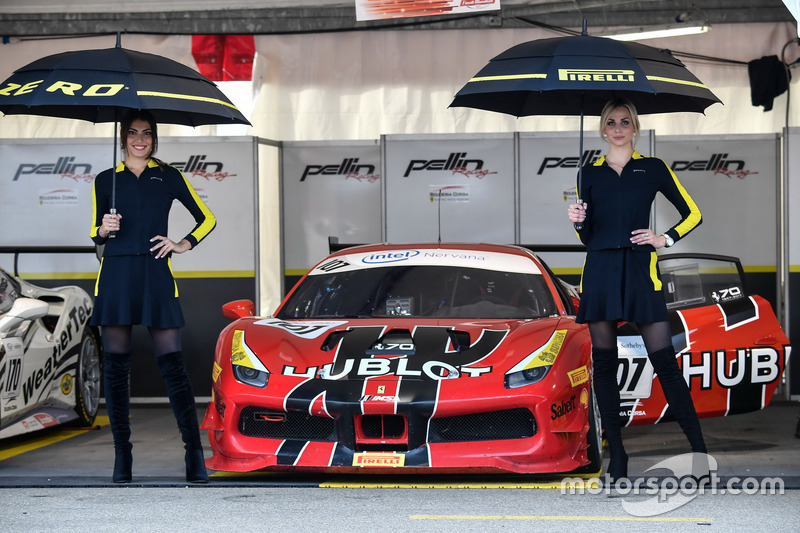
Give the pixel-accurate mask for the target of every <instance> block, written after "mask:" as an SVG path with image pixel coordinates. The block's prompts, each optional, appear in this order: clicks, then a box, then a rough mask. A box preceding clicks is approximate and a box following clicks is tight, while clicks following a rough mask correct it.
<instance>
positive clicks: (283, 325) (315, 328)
mask: <svg viewBox="0 0 800 533" xmlns="http://www.w3.org/2000/svg"><path fill="white" fill-rule="evenodd" d="M254 324H255V325H258V326H269V327H271V328H278V329H282V330H284V331H287V332H289V333H291V334H292V335H294V336H295V337H302V338H304V339H316V338H317V337H319V336H320V335H322V334H323V333H326V332H328V331H330V330H332V329H334V328H337V327H339V326H341V325H343V324H347V322H346V321H344V320H303V321H300V320H298V321H297V322H289V321H286V320H278V319H276V318H267V319H264V320H259V321H257V322H254Z"/></svg>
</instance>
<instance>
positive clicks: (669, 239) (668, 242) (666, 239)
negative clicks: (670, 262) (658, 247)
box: [661, 233, 675, 248]
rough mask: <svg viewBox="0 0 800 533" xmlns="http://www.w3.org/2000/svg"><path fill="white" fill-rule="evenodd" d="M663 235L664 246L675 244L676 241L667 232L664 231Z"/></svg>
mask: <svg viewBox="0 0 800 533" xmlns="http://www.w3.org/2000/svg"><path fill="white" fill-rule="evenodd" d="M661 236H662V237H664V246H665V247H667V248H669V247H670V246H672V245H673V244H675V241H674V240H673V239H672V237H670V236H669V235H667V234H666V233H663V234H662V235H661Z"/></svg>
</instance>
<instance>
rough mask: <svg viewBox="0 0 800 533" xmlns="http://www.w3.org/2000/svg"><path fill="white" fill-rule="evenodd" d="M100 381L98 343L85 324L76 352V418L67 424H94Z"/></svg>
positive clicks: (80, 425) (98, 403)
mask: <svg viewBox="0 0 800 533" xmlns="http://www.w3.org/2000/svg"><path fill="white" fill-rule="evenodd" d="M101 382H102V371H101V365H100V343H99V342H98V340H97V335H96V334H95V332H94V330H92V328H90V327H89V326H86V329H85V330H84V331H83V337H82V338H81V346H80V351H79V352H78V369H77V371H76V372H75V413H76V414H77V415H78V418H77V419H76V420H73V421H72V422H70V424H69V425H71V426H77V427H85V426H91V425H92V424H94V419H95V417H96V416H97V409H98V407H99V406H100V383H101Z"/></svg>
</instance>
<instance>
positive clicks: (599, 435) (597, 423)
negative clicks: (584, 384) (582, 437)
mask: <svg viewBox="0 0 800 533" xmlns="http://www.w3.org/2000/svg"><path fill="white" fill-rule="evenodd" d="M587 410H588V412H589V431H587V432H586V458H587V459H588V460H589V464H587V465H585V466H582V467H580V468H578V469H577V470H575V473H579V474H596V473H599V472H600V469H601V468H602V466H603V428H602V422H601V420H600V410H599V409H598V408H597V400H596V399H595V397H594V388H590V389H589V407H588V409H587Z"/></svg>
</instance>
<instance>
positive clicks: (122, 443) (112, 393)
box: [103, 353, 133, 483]
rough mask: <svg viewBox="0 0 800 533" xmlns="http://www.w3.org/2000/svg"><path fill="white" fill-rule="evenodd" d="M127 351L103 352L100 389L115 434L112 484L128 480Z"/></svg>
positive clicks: (130, 465)
mask: <svg viewBox="0 0 800 533" xmlns="http://www.w3.org/2000/svg"><path fill="white" fill-rule="evenodd" d="M130 370H131V354H130V353H106V354H104V364H103V388H104V395H105V398H106V410H107V411H108V419H109V422H110V423H111V434H112V435H113V437H114V473H113V475H112V478H111V479H112V481H113V482H114V483H128V482H130V480H131V469H132V467H133V453H132V452H131V449H132V448H133V446H132V445H131V441H130V439H131V421H130V385H129V379H128V378H129V376H130Z"/></svg>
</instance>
